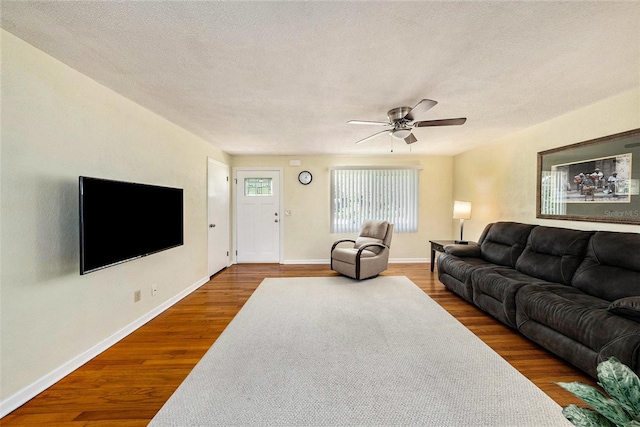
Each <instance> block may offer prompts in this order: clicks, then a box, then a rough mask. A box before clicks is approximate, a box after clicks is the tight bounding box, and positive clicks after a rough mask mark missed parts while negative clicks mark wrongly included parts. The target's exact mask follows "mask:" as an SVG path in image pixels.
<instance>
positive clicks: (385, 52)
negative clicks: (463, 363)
mask: <svg viewBox="0 0 640 427" xmlns="http://www.w3.org/2000/svg"><path fill="white" fill-rule="evenodd" d="M0 12H1V26H2V27H3V28H4V29H6V30H7V31H9V32H11V33H13V34H15V35H16V36H18V37H20V38H21V39H23V40H25V41H27V42H29V43H30V44H32V45H34V46H36V47H37V48H39V49H41V50H43V51H45V52H47V53H48V54H50V55H52V56H53V57H55V58H58V59H59V60H61V61H62V62H64V63H66V64H68V65H70V66H71V67H73V68H75V69H77V70H79V71H80V72H82V73H84V74H86V75H87V76H90V77H91V78H93V79H94V80H96V81H98V82H100V83H102V84H104V85H105V86H107V87H110V88H111V89H113V90H115V91H116V92H118V93H120V94H122V95H123V96H125V97H127V98H129V99H131V100H133V101H135V102H136V103H138V104H140V105H142V106H144V107H146V108H148V109H149V110H152V111H154V112H155V113H157V114H159V115H161V116H163V117H165V118H167V119H168V120H170V121H172V122H174V123H176V124H178V125H180V126H182V127H183V128H185V129H187V130H189V131H191V132H193V133H194V134H196V135H198V136H200V137H202V138H203V139H205V140H207V141H209V142H211V143H212V144H214V145H215V146H217V147H219V148H221V149H222V150H224V151H226V152H228V153H230V154H234V155H245V154H251V155H255V154H283V155H286V154H294V155H304V154H352V155H360V154H362V155H365V154H366V155H370V154H386V153H389V152H390V149H391V147H392V138H391V137H390V136H387V135H383V136H379V137H377V138H375V139H372V140H369V141H368V142H366V143H364V144H360V145H355V144H354V143H355V141H357V140H359V139H361V138H364V137H366V136H368V135H370V134H373V133H374V132H377V131H379V130H381V128H379V127H375V126H374V127H369V126H363V125H360V126H357V125H349V124H347V123H346V122H347V120H351V119H358V120H374V121H384V120H386V112H387V111H388V110H389V109H391V108H393V107H398V106H409V107H412V106H414V105H415V104H416V103H417V102H418V101H419V100H420V99H422V98H429V99H434V100H436V101H438V102H439V103H438V105H436V106H435V107H434V108H432V109H431V110H430V111H429V112H427V113H426V114H425V115H424V116H423V117H420V119H425V120H430V119H442V118H451V117H467V118H468V120H467V123H466V124H465V125H463V126H452V127H446V128H445V127H439V128H434V127H429V128H421V129H416V130H414V135H415V136H416V137H417V138H418V142H417V143H415V144H413V145H411V146H410V147H409V146H407V145H406V144H404V142H402V141H399V140H395V141H394V143H393V148H394V149H395V150H394V151H395V152H396V153H408V152H409V150H410V149H411V151H412V152H413V153H425V154H456V153H459V152H462V151H465V150H468V149H470V148H473V147H476V146H479V145H481V144H484V143H488V142H491V141H493V140H495V139H497V138H499V137H501V136H504V135H508V134H510V133H513V132H516V131H519V130H521V129H524V128H527V127H529V126H532V125H535V124H538V123H541V122H543V121H546V120H549V119H551V118H554V117H557V116H560V115H562V114H565V113H568V112H570V111H572V110H576V109H579V108H581V107H583V106H585V105H588V104H591V103H594V102H596V101H599V100H601V99H604V98H608V97H610V96H613V95H616V94H619V93H621V92H624V91H627V90H631V89H634V88H638V87H640V1H623V2H611V1H593V2H586V1H568V2H557V1H555V2H554V1H491V2H490V1H466V2H459V1H423V2H316V1H305V2H303V1H297V2H291V1H286V2H285V1H281V2H211V1H158V2H146V1H145V2H137V1H136V2H134V1H118V2H116V1H92V2H78V1H69V2H52V1H45V2H35V1H19V2H18V1H15V2H14V1H5V0H2V3H1V10H0Z"/></svg>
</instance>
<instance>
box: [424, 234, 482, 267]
mask: <svg viewBox="0 0 640 427" xmlns="http://www.w3.org/2000/svg"><path fill="white" fill-rule="evenodd" d="M429 243H431V272H432V273H433V267H434V265H435V263H436V251H437V252H440V253H443V252H444V247H445V246H447V245H455V243H456V241H455V240H429ZM468 244H470V245H475V244H476V242H469V243H468Z"/></svg>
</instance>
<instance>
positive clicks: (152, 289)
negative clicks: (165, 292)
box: [151, 285, 158, 297]
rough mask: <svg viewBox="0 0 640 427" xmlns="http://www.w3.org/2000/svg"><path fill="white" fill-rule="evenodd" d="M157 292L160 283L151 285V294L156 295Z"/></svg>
mask: <svg viewBox="0 0 640 427" xmlns="http://www.w3.org/2000/svg"><path fill="white" fill-rule="evenodd" d="M157 293H158V285H153V286H151V296H152V297H155V296H156V294H157Z"/></svg>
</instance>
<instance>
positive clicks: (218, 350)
mask: <svg viewBox="0 0 640 427" xmlns="http://www.w3.org/2000/svg"><path fill="white" fill-rule="evenodd" d="M234 425H237V426H253V425H258V426H409V425H415V426H470V427H473V426H492V427H496V426H510V427H513V426H535V427H541V426H570V425H571V424H570V423H569V422H568V421H566V420H565V419H564V417H563V416H562V413H561V408H560V406H559V405H557V404H556V403H555V402H553V401H552V400H551V399H550V398H549V397H548V396H547V395H546V394H544V393H543V392H542V391H541V390H540V389H539V388H537V387H536V386H535V385H534V384H533V383H531V382H530V381H529V380H528V379H526V378H525V377H524V376H522V375H521V374H520V373H519V372H518V371H516V370H515V369H514V368H513V367H512V366H511V365H509V364H508V363H507V362H506V361H505V360H504V359H502V358H501V357H500V356H499V355H498V354H497V353H495V352H494V351H493V350H492V349H491V348H489V347H488V346H487V345H486V344H484V343H483V342H482V341H481V340H480V339H478V338H477V337H476V336H475V335H473V334H472V333H471V332H470V331H469V330H468V329H466V328H465V327H464V326H463V325H462V324H460V323H459V322H458V321H457V320H456V319H455V318H453V317H452V316H451V315H450V314H448V313H447V312H446V311H445V310H444V309H443V308H441V307H440V306H439V305H438V304H437V303H436V302H435V301H433V300H432V299H431V298H429V297H428V296H427V295H426V294H425V293H424V292H423V291H422V290H420V289H419V288H418V287H417V286H416V285H415V284H414V283H413V282H411V281H410V280H409V279H407V278H406V277H384V276H383V277H378V278H376V279H372V280H365V281H362V282H356V281H353V280H351V279H348V278H345V277H326V278H286V279H265V280H264V281H263V282H262V284H261V285H260V286H259V287H258V289H257V290H256V291H255V292H254V294H253V295H252V296H251V298H250V299H249V300H248V301H247V303H246V304H245V306H244V307H243V308H242V310H241V311H240V312H239V313H238V314H237V315H236V317H235V318H234V319H233V321H232V322H231V323H230V324H229V326H228V327H227V328H226V329H225V331H224V332H223V333H222V335H221V336H220V337H219V338H218V340H217V341H216V342H215V344H214V345H213V346H212V347H211V348H210V349H209V351H208V352H207V353H206V355H205V356H204V357H203V358H202V360H201V361H200V362H199V363H198V365H197V366H196V367H195V368H194V369H193V371H192V372H191V374H189V376H188V377H187V378H186V379H185V381H184V382H183V384H182V385H181V386H180V387H179V388H178V390H176V392H175V393H174V395H173V396H172V397H171V398H170V399H169V401H168V402H167V403H166V404H165V405H164V406H163V408H162V409H161V411H160V412H159V413H158V414H157V415H156V417H155V418H154V419H153V420H152V422H151V426H234Z"/></svg>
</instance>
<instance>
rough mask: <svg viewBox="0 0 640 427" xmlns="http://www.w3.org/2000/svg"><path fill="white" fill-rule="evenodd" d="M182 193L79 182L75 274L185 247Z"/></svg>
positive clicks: (108, 182) (104, 181)
mask: <svg viewBox="0 0 640 427" xmlns="http://www.w3.org/2000/svg"><path fill="white" fill-rule="evenodd" d="M182 193H183V190H182V189H181V188H170V187H159V186H155V185H147V184H136V183H132V182H121V181H111V180H107V179H100V178H89V177H85V176H81V177H80V274H86V273H90V272H92V271H96V270H100V269H102V268H105V267H110V266H112V265H115V264H120V263H122V262H125V261H130V260H132V259H135V258H139V257H143V256H145V255H149V254H152V253H155V252H159V251H162V250H165V249H169V248H173V247H175V246H180V245H182V244H184V232H183V223H184V215H183V194H182Z"/></svg>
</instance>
